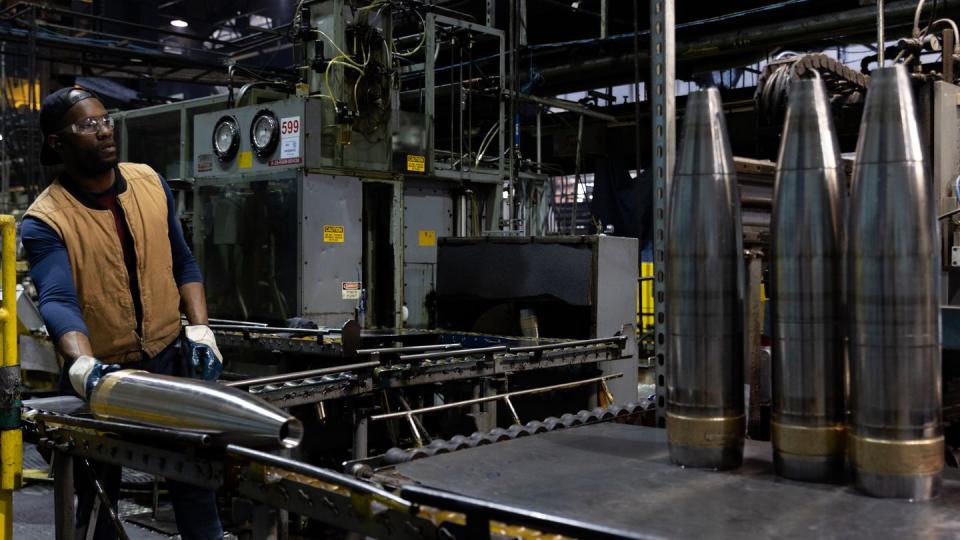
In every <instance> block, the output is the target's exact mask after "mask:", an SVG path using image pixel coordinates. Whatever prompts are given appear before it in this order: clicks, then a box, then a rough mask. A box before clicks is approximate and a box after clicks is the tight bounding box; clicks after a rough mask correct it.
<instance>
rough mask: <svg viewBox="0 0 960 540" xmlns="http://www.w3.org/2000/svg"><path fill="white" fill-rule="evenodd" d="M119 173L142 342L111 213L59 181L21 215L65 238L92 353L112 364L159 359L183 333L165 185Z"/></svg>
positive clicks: (140, 171)
mask: <svg viewBox="0 0 960 540" xmlns="http://www.w3.org/2000/svg"><path fill="white" fill-rule="evenodd" d="M119 167H120V174H122V175H123V178H124V180H126V182H127V189H126V191H124V192H123V193H120V194H119V195H117V201H118V203H119V204H120V207H121V208H122V209H123V214H124V216H125V218H126V221H127V226H128V227H129V228H130V234H131V236H132V237H133V247H134V251H135V252H136V256H137V281H138V283H139V285H140V301H141V305H142V307H143V325H142V329H141V330H142V335H141V336H138V335H137V332H136V330H137V315H136V310H135V308H134V304H133V295H132V294H131V291H130V279H129V276H128V274H127V267H126V265H125V264H124V260H123V246H121V245H120V239H119V237H118V235H117V228H116V223H115V222H114V219H113V213H112V212H111V211H110V210H95V209H92V208H89V207H87V206H85V205H84V204H83V203H81V202H80V201H78V200H77V199H76V198H75V197H74V196H73V195H71V194H70V192H69V191H67V189H66V188H65V187H63V185H61V184H60V181H59V179H58V180H54V181H53V183H52V184H50V186H49V187H48V188H47V189H45V190H44V191H43V193H41V194H40V196H39V197H37V200H36V201H34V203H33V204H32V205H30V208H29V209H28V210H27V213H26V215H27V216H30V217H34V218H37V219H40V220H41V221H43V222H44V223H46V224H47V225H49V226H50V227H51V228H52V229H53V230H54V231H56V232H57V234H58V235H60V238H62V239H63V243H64V244H65V245H66V247H67V256H68V258H69V260H70V267H71V269H72V271H73V281H74V284H76V287H77V300H78V301H79V303H80V309H81V312H82V314H83V321H84V323H86V325H87V330H89V332H90V336H89V337H90V344H91V345H92V346H93V354H94V356H95V357H96V358H98V359H99V360H101V361H103V362H109V363H117V362H119V363H123V362H133V361H137V360H139V359H140V358H141V352H143V353H146V354H147V355H148V356H150V357H153V356H156V354H157V353H159V352H160V351H162V350H163V349H164V348H165V347H166V346H167V345H169V344H170V343H172V342H173V340H174V339H175V338H176V337H177V335H178V334H179V333H180V290H179V289H178V288H177V284H176V282H175V281H174V278H173V256H172V255H171V252H170V239H169V236H168V227H167V197H166V194H165V193H164V191H163V185H162V184H161V183H160V177H159V176H158V175H157V173H156V172H155V171H154V170H153V169H151V168H150V167H148V166H147V165H141V164H136V163H121V164H120V165H119Z"/></svg>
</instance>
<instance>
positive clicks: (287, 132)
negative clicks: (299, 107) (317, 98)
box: [280, 116, 300, 137]
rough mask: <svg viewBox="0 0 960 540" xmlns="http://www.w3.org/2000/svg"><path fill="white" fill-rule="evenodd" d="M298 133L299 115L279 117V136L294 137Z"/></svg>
mask: <svg viewBox="0 0 960 540" xmlns="http://www.w3.org/2000/svg"><path fill="white" fill-rule="evenodd" d="M298 135H300V117H299V116H291V117H289V118H281V119H280V136H281V137H296V136H298Z"/></svg>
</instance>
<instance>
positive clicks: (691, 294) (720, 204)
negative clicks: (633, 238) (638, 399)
mask: <svg viewBox="0 0 960 540" xmlns="http://www.w3.org/2000/svg"><path fill="white" fill-rule="evenodd" d="M669 200H670V212H669V215H668V224H667V238H666V244H667V245H666V306H667V309H666V312H667V334H668V336H669V343H668V352H669V354H668V362H669V364H668V366H667V379H668V380H667V391H668V394H667V396H668V398H667V415H666V417H667V440H668V445H669V448H670V458H671V460H672V461H673V462H674V463H676V464H678V465H683V466H688V467H706V468H717V469H727V468H733V467H737V466H739V465H740V463H741V462H742V460H743V438H744V430H745V419H744V404H743V401H744V400H743V352H742V351H743V334H742V327H743V310H742V304H743V302H742V298H743V284H742V279H743V256H742V253H743V248H742V244H743V238H742V233H741V227H740V195H739V192H738V190H737V184H736V177H735V172H734V168H733V155H732V153H731V151H730V143H729V140H728V138H727V130H726V122H725V120H724V116H723V105H722V103H721V101H720V94H719V92H718V91H717V90H716V89H715V88H710V89H707V90H702V91H697V92H692V93H690V94H689V96H688V97H687V105H686V115H685V118H684V130H683V139H682V141H681V145H680V151H679V159H678V161H677V167H676V173H675V175H674V178H673V181H672V185H671V187H670V199H669Z"/></svg>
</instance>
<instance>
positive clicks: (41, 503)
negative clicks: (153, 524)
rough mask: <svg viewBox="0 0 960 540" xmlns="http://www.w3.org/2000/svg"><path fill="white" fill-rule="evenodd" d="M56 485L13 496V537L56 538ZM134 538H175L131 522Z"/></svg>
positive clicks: (130, 533) (129, 530)
mask: <svg viewBox="0 0 960 540" xmlns="http://www.w3.org/2000/svg"><path fill="white" fill-rule="evenodd" d="M53 523H54V507H53V484H52V483H36V484H33V485H27V486H26V487H24V488H23V489H21V490H20V491H17V492H15V493H14V495H13V537H14V538H16V539H17V540H52V539H53V538H55V534H54V526H53ZM125 529H126V531H127V535H128V536H130V538H131V540H161V539H164V538H171V537H169V536H166V535H161V534H157V533H154V532H152V531H148V530H146V529H143V528H141V527H138V526H136V525H133V524H131V523H126V524H125Z"/></svg>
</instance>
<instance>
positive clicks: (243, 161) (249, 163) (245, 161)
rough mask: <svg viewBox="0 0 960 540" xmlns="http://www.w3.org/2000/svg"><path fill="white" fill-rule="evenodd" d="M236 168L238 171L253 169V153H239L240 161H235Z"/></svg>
mask: <svg viewBox="0 0 960 540" xmlns="http://www.w3.org/2000/svg"><path fill="white" fill-rule="evenodd" d="M237 167H238V168H240V169H249V168H250V167H253V152H251V151H249V150H247V151H245V152H240V159H239V160H237Z"/></svg>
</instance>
